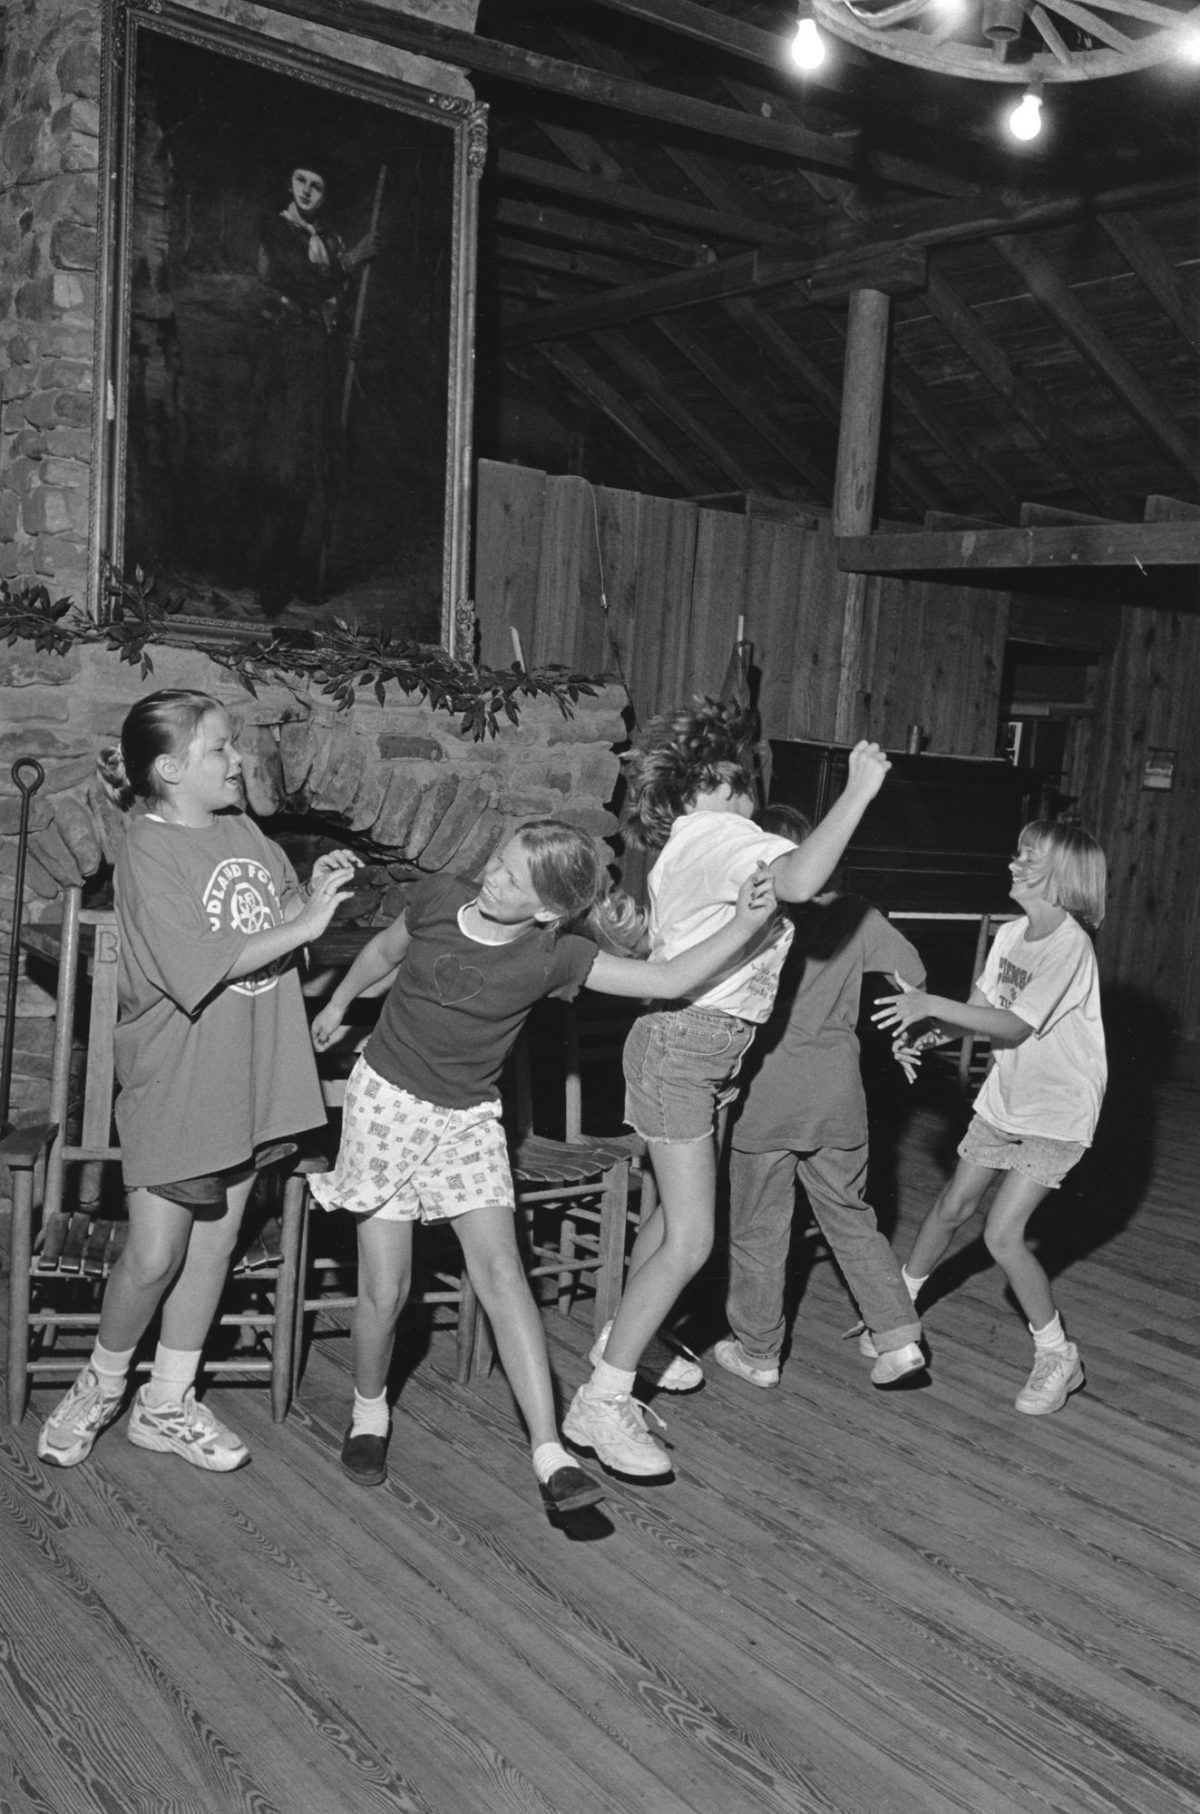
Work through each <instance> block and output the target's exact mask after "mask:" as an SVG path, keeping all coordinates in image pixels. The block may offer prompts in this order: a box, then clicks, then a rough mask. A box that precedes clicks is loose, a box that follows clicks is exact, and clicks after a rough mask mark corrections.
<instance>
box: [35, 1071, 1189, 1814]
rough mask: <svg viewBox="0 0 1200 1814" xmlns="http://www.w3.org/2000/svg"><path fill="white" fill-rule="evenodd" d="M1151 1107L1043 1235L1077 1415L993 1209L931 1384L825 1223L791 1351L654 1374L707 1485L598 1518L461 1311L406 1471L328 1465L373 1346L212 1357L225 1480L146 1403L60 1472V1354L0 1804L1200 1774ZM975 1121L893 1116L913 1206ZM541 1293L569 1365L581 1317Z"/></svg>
mask: <svg viewBox="0 0 1200 1814" xmlns="http://www.w3.org/2000/svg"><path fill="white" fill-rule="evenodd" d="M1141 1110H1142V1113H1141V1117H1140V1119H1137V1120H1135V1119H1133V1118H1130V1119H1129V1120H1128V1122H1127V1123H1126V1124H1125V1125H1122V1126H1120V1127H1119V1128H1115V1129H1114V1133H1113V1135H1112V1136H1110V1141H1109V1145H1108V1148H1107V1150H1106V1151H1105V1152H1101V1153H1100V1154H1098V1155H1097V1161H1096V1164H1095V1165H1094V1166H1093V1168H1092V1170H1091V1171H1090V1173H1089V1174H1088V1175H1087V1176H1086V1177H1085V1179H1084V1180H1083V1181H1082V1182H1081V1183H1080V1184H1079V1186H1078V1187H1077V1188H1076V1189H1075V1190H1074V1192H1069V1193H1066V1194H1065V1195H1064V1198H1063V1200H1062V1201H1061V1202H1060V1204H1059V1206H1058V1209H1057V1211H1056V1221H1057V1224H1058V1225H1059V1227H1060V1228H1066V1229H1067V1231H1068V1232H1067V1235H1066V1237H1065V1238H1064V1237H1063V1236H1062V1235H1061V1234H1059V1235H1056V1236H1055V1237H1054V1239H1053V1242H1052V1244H1051V1237H1050V1235H1049V1234H1048V1236H1047V1240H1048V1251H1052V1252H1053V1255H1054V1263H1055V1265H1056V1266H1059V1265H1061V1268H1062V1270H1061V1273H1060V1277H1059V1285H1058V1292H1059V1297H1060V1301H1061V1304H1062V1307H1063V1310H1064V1313H1065V1316H1066V1318H1067V1321H1068V1325H1069V1330H1070V1333H1071V1334H1072V1335H1073V1336H1074V1337H1075V1338H1076V1339H1077V1340H1078V1342H1079V1345H1080V1347H1081V1349H1082V1351H1083V1353H1084V1356H1085V1359H1086V1362H1087V1369H1088V1385H1087V1390H1086V1391H1085V1392H1082V1393H1080V1394H1079V1395H1077V1396H1076V1397H1075V1398H1074V1399H1073V1400H1072V1401H1071V1404H1070V1406H1069V1408H1068V1409H1067V1410H1065V1411H1064V1412H1062V1413H1061V1414H1059V1415H1058V1416H1055V1417H1050V1418H1040V1419H1035V1418H1028V1417H1020V1416H1018V1415H1016V1414H1015V1412H1014V1411H1013V1408H1012V1398H1013V1395H1014V1393H1015V1391H1016V1389H1017V1387H1018V1386H1019V1385H1020V1383H1021V1381H1022V1379H1023V1377H1024V1374H1025V1372H1026V1370H1027V1367H1028V1364H1029V1342H1028V1337H1027V1335H1025V1334H1024V1333H1023V1330H1022V1327H1021V1323H1020V1320H1019V1318H1018V1316H1017V1315H1016V1313H1015V1312H1014V1310H1013V1309H1012V1308H1011V1307H1010V1305H1008V1304H1007V1303H1006V1302H1005V1300H1004V1296H1003V1291H1002V1286H1001V1281H1000V1278H999V1275H998V1274H997V1273H996V1272H995V1270H994V1269H990V1268H987V1267H985V1266H984V1265H983V1264H982V1260H981V1250H980V1249H979V1248H978V1247H975V1248H973V1249H971V1250H969V1252H968V1253H967V1254H966V1256H965V1259H964V1261H963V1262H962V1263H959V1264H955V1263H953V1262H952V1263H950V1265H949V1267H948V1276H949V1281H950V1284H951V1286H952V1289H950V1290H949V1291H948V1292H947V1293H946V1294H945V1295H942V1296H941V1297H940V1299H939V1301H937V1302H936V1303H935V1304H934V1305H933V1307H932V1308H931V1310H930V1312H929V1315H928V1317H927V1330H928V1335H929V1341H930V1346H931V1350H932V1354H933V1383H932V1385H931V1386H930V1387H929V1388H928V1389H927V1390H924V1391H920V1392H913V1393H906V1394H898V1395H890V1396H889V1395H883V1394H880V1393H878V1392H875V1391H874V1390H873V1389H872V1388H871V1387H870V1385H869V1384H868V1383H867V1379H866V1372H865V1367H864V1363H863V1362H862V1361H861V1360H860V1359H859V1358H858V1356H857V1354H856V1352H855V1346H854V1344H853V1343H852V1342H843V1341H842V1340H841V1339H840V1335H841V1332H842V1331H843V1329H844V1328H845V1327H846V1325H847V1324H848V1322H849V1321H850V1320H851V1319H850V1315H849V1311H848V1306H847V1301H846V1298H845V1295H844V1293H843V1290H842V1288H841V1286H840V1284H839V1282H838V1280H837V1277H836V1274H835V1273H834V1272H833V1269H832V1267H831V1266H829V1265H828V1264H825V1263H817V1264H816V1265H815V1266H814V1267H813V1268H812V1271H811V1275H810V1277H809V1279H808V1283H807V1289H806V1291H805V1294H804V1298H803V1304H802V1309H801V1314H800V1321H799V1323H798V1326H797V1330H796V1335H795V1341H794V1347H793V1350H792V1353H791V1357H790V1364H789V1365H788V1367H787V1369H786V1371H785V1374H784V1379H783V1384H782V1387H781V1389H780V1390H779V1391H777V1392H762V1391H756V1390H754V1389H752V1388H751V1387H749V1386H745V1385H743V1384H741V1383H740V1382H738V1381H736V1380H734V1379H731V1378H729V1377H728V1376H726V1375H724V1374H722V1373H721V1372H720V1371H719V1370H718V1369H716V1368H712V1369H711V1370H710V1379H709V1382H708V1384H707V1385H706V1386H705V1388H704V1389H703V1391H701V1392H699V1393H697V1394H695V1395H693V1396H691V1397H690V1398H687V1399H682V1400H673V1401H670V1402H666V1403H664V1401H663V1400H662V1399H661V1398H660V1400H659V1401H658V1409H659V1410H661V1411H662V1412H663V1413H664V1415H665V1416H666V1418H667V1421H668V1430H667V1437H668V1439H669V1441H670V1442H671V1444H672V1445H673V1449H674V1453H675V1456H676V1458H677V1467H678V1473H677V1477H676V1479H675V1480H674V1482H673V1483H671V1484H669V1485H665V1486H643V1487H635V1486H625V1485H618V1484H616V1483H614V1484H613V1487H612V1494H611V1498H610V1499H609V1500H608V1501H607V1504H606V1508H605V1513H604V1515H603V1516H601V1515H598V1514H591V1515H589V1516H588V1517H586V1518H582V1519H580V1520H577V1521H576V1523H575V1525H574V1527H573V1528H572V1529H570V1530H568V1529H556V1528H553V1527H552V1526H551V1525H550V1524H549V1523H548V1521H547V1519H546V1517H545V1515H544V1514H543V1512H542V1511H541V1509H540V1507H539V1504H538V1501H537V1497H536V1493H535V1491H534V1488H533V1485H532V1476H531V1474H530V1472H529V1468H528V1461H527V1454H526V1450H525V1447H524V1444H523V1442H522V1440H521V1437H520V1435H519V1431H518V1426H517V1423H516V1420H515V1417H514V1414H513V1411H512V1408H511V1401H510V1398H509V1395H508V1391H507V1388H506V1386H505V1384H504V1381H503V1379H502V1378H501V1377H500V1376H499V1375H493V1376H492V1377H491V1378H489V1379H487V1380H485V1381H483V1382H481V1383H476V1384H472V1385H471V1386H469V1387H459V1386H457V1385H455V1384H454V1382H453V1354H452V1339H451V1338H450V1337H448V1336H445V1335H438V1336H435V1337H434V1338H433V1342H432V1346H431V1347H430V1349H429V1351H428V1352H427V1353H425V1354H424V1355H423V1356H422V1357H421V1358H420V1361H419V1365H418V1366H417V1367H416V1370H415V1372H414V1373H413V1374H412V1376H411V1377H409V1378H408V1379H407V1380H406V1382H405V1384H404V1388H403V1392H402V1396H401V1409H400V1411H399V1413H398V1415H397V1419H396V1427H395V1436H394V1440H393V1445H392V1452H391V1478H390V1481H389V1483H388V1484H387V1486H386V1487H384V1488H382V1489H379V1490H364V1489H362V1488H356V1487H355V1486H353V1485H352V1484H351V1483H350V1482H349V1481H347V1480H346V1479H345V1478H344V1477H343V1476H342V1474H341V1473H340V1472H339V1469H338V1447H339V1443H340V1439H341V1434H342V1429H343V1426H344V1422H345V1416H346V1404H347V1395H348V1389H349V1381H348V1374H347V1370H346V1369H347V1361H348V1355H347V1352H346V1344H345V1343H343V1342H336V1341H335V1342H328V1343H325V1344H323V1345H322V1348H321V1351H320V1352H319V1353H317V1354H316V1355H315V1356H314V1357H313V1359H312V1362H311V1364H310V1367H309V1371H308V1374H307V1377H306V1380H305V1382H304V1386H303V1389H302V1394H301V1398H300V1402H299V1403H298V1405H297V1406H296V1407H295V1408H294V1410H293V1412H292V1414H291V1416H290V1417H289V1418H288V1420H287V1422H286V1423H285V1424H283V1425H282V1426H273V1425H272V1424H271V1422H270V1419H269V1415H268V1412H267V1408H266V1398H265V1394H264V1393H263V1392H262V1391H261V1390H257V1389H239V1388H237V1387H234V1386H226V1387H224V1388H223V1389H221V1390H214V1391H213V1392H212V1394H211V1402H212V1403H213V1404H214V1406H215V1407H216V1408H217V1409H218V1410H219V1411H220V1413H221V1414H223V1415H225V1416H226V1417H228V1419H229V1420H230V1421H231V1422H235V1423H236V1424H237V1426H238V1427H239V1428H240V1430H241V1431H242V1432H243V1433H244V1434H245V1435H246V1437H247V1439H248V1440H249V1441H250V1443H251V1445H252V1447H253V1451H254V1461H253V1464H252V1465H251V1466H250V1467H248V1468H246V1469H244V1470H242V1471H241V1472H240V1473H238V1474H236V1475H233V1476H229V1477H219V1476H211V1475H205V1474H200V1473H197V1472H194V1471H193V1470H190V1469H188V1468H187V1467H186V1466H185V1465H184V1464H183V1463H181V1462H179V1461H177V1460H175V1459H174V1458H171V1457H166V1456H155V1455H149V1454H146V1453H144V1452H143V1451H140V1450H137V1449H134V1448H132V1447H131V1446H130V1445H129V1443H128V1442H126V1441H125V1439H124V1433H123V1425H118V1426H117V1427H116V1428H115V1429H114V1430H112V1431H110V1432H109V1433H108V1434H107V1435H106V1436H105V1437H104V1438H102V1440H101V1442H100V1444H99V1446H98V1447H97V1449H96V1452H95V1454H94V1455H93V1457H92V1458H91V1460H90V1461H89V1462H88V1463H87V1464H86V1465H85V1466H82V1467H80V1468H78V1469H75V1470H73V1471H71V1472H52V1471H49V1470H47V1469H46V1468H44V1467H43V1466H42V1465H40V1464H39V1462H38V1461H37V1459H36V1456H35V1453H34V1443H35V1438H36V1433H37V1426H38V1421H39V1419H40V1417H41V1416H42V1415H43V1414H44V1412H45V1410H46V1408H47V1405H48V1404H49V1403H50V1402H52V1398H53V1396H54V1394H53V1393H52V1392H51V1391H49V1390H48V1389H42V1390H39V1391H38V1392H37V1393H35V1395H34V1404H33V1407H32V1409H31V1411H30V1413H29V1415H28V1416H27V1417H26V1420H25V1422H24V1424H23V1425H22V1427H21V1428H20V1429H19V1430H17V1431H13V1430H11V1429H7V1428H2V1427H0V1544H2V1549H0V1716H2V1717H0V1810H3V1811H4V1814H33V1811H35V1810H36V1814H90V1811H92V1810H96V1811H97V1814H100V1811H103V1814H193V1811H199V1810H206V1811H209V1810H220V1811H225V1810H230V1811H233V1810H236V1811H237V1814H242V1811H243V1810H245V1811H246V1814H251V1811H252V1814H272V1811H274V1810H278V1811H279V1814H360V1811H361V1814H366V1811H367V1810H388V1811H399V1810H403V1811H405V1814H407V1811H409V1810H412V1811H418V1810H419V1811H421V1814H549V1811H553V1814H602V1811H606V1814H617V1811H619V1814H809V1811H810V1810H811V1811H814V1814H815V1811H817V1810H821V1811H822V1814H831V1811H836V1814H885V1811H886V1814H952V1811H953V1814H960V1811H966V1810H969V1811H970V1814H1025V1811H1027V1810H1028V1811H1029V1814H1035V1811H1037V1814H1041V1811H1043V1810H1059V1811H1061V1814H1101V1811H1103V1814H1175V1811H1177V1810H1181V1809H1193V1810H1197V1809H1200V1617H1198V1615H1200V1456H1198V1453H1197V1430H1198V1428H1200V1421H1198V1417H1197V1396H1198V1390H1197V1389H1198V1388H1200V1335H1198V1329H1197V1308H1198V1295H1200V1292H1198V1286H1197V1282H1196V1281H1197V1254H1198V1252H1200V1229H1198V1227H1197V1211H1198V1209H1200V1202H1198V1192H1197V1183H1198V1178H1200V1164H1198V1154H1200V1094H1197V1093H1196V1092H1195V1091H1188V1090H1182V1089H1176V1090H1174V1091H1173V1092H1167V1093H1164V1094H1162V1095H1159V1096H1155V1097H1147V1098H1146V1099H1145V1101H1144V1102H1143V1103H1142V1104H1141ZM946 1131H947V1129H946V1125H945V1123H944V1121H943V1120H942V1118H941V1117H940V1115H939V1114H938V1112H937V1111H936V1110H935V1109H934V1107H933V1106H932V1105H927V1106H926V1107H925V1108H921V1109H918V1110H917V1111H916V1112H915V1113H914V1114H913V1116H912V1118H911V1119H910V1121H909V1123H908V1125H907V1127H906V1129H905V1131H904V1135H903V1139H902V1141H901V1144H900V1146H899V1148H898V1149H897V1157H896V1163H895V1166H894V1168H890V1169H892V1170H893V1177H892V1186H893V1187H894V1190H895V1193H896V1194H895V1197H894V1199H893V1198H891V1197H889V1196H888V1194H887V1191H886V1189H885V1195H884V1197H882V1198H881V1199H880V1201H881V1203H883V1204H884V1205H885V1215H886V1214H889V1213H890V1206H891V1204H892V1202H893V1201H894V1202H897V1203H898V1205H899V1221H900V1232H901V1245H902V1246H903V1241H904V1236H905V1232H906V1231H907V1230H908V1229H910V1228H911V1226H912V1225H913V1223H914V1221H915V1219H916V1218H917V1217H918V1216H919V1214H920V1213H921V1211H922V1209H923V1207H924V1206H925V1205H926V1203H927V1201H928V1198H929V1194H930V1190H931V1188H933V1187H934V1186H935V1185H936V1182H937V1179H938V1178H939V1177H940V1175H941V1173H940V1166H941V1163H942V1161H943V1156H944V1153H945V1151H946V1150H947V1149H946V1140H945V1134H946ZM940 1282H941V1281H940V1279H939V1283H940ZM707 1295H708V1296H709V1297H710V1298H712V1297H715V1296H716V1295H717V1294H716V1293H715V1292H714V1291H710V1292H709V1293H708V1294H707ZM700 1308H701V1311H702V1312H703V1310H704V1308H705V1306H704V1304H703V1303H702V1304H701V1306H700ZM708 1308H709V1309H711V1310H713V1312H714V1313H716V1305H715V1304H714V1305H709V1306H708ZM547 1328H548V1330H549V1334H550V1340H551V1355H552V1360H553V1363H554V1365H555V1367H556V1369H557V1373H558V1377H559V1379H560V1381H561V1383H562V1386H563V1388H564V1391H568V1392H569V1391H570V1390H571V1389H573V1388H574V1386H575V1385H576V1384H577V1383H578V1382H579V1380H580V1379H581V1378H582V1377H583V1375H584V1372H585V1363H584V1355H585V1352H586V1348H587V1346H588V1343H589V1339H590V1331H589V1327H588V1317H587V1313H586V1311H585V1309H584V1307H583V1306H580V1307H579V1308H578V1309H577V1310H576V1312H575V1313H574V1314H573V1316H572V1317H571V1318H569V1319H560V1318H559V1317H558V1316H557V1314H556V1313H553V1312H548V1313H547ZM710 1333H711V1330H710Z"/></svg>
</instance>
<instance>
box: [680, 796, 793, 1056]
mask: <svg viewBox="0 0 1200 1814" xmlns="http://www.w3.org/2000/svg"><path fill="white" fill-rule="evenodd" d="M795 848H796V846H795V845H794V844H793V843H792V842H791V841H790V839H788V838H781V837H779V836H778V835H777V834H776V833H775V832H770V831H762V830H760V828H759V827H758V826H757V825H755V824H754V823H753V822H752V821H751V820H749V819H743V818H742V817H741V816H740V815H739V814H738V813H720V812H715V813H713V812H699V813H687V814H685V815H684V816H683V817H682V818H679V819H676V821H675V823H674V825H672V827H671V832H670V836H669V837H668V839H667V842H666V844H665V845H664V847H663V849H662V852H661V853H660V855H659V858H658V861H657V862H656V863H655V865H654V867H653V869H652V870H651V871H650V875H649V880H648V888H649V894H650V956H651V962H655V961H658V962H664V961H665V960H666V959H668V958H672V957H677V956H678V955H679V953H680V952H681V951H690V950H691V948H692V946H693V945H698V944H699V943H700V942H701V940H702V939H706V938H708V937H709V936H710V935H711V934H712V933H714V932H719V931H720V929H721V928H722V926H726V925H728V923H729V921H730V920H731V919H732V918H733V914H734V909H735V907H736V904H737V895H738V889H739V888H740V887H741V885H742V883H743V882H744V881H745V880H746V877H747V876H748V875H751V874H752V873H753V871H754V869H755V867H756V865H757V864H758V863H760V862H762V863H774V862H775V861H776V860H777V859H778V858H779V857H782V856H787V855H789V854H790V853H791V852H792V851H794V850H795ZM792 933H793V928H792V924H791V921H790V920H788V919H786V918H784V917H782V916H781V917H780V918H778V919H773V920H771V921H769V922H768V924H767V925H766V926H765V927H764V928H763V931H762V932H761V933H760V935H759V937H758V939H757V940H756V941H755V943H754V945H753V946H752V947H751V949H750V952H749V955H748V956H745V957H741V956H739V958H738V959H737V961H736V963H735V964H734V965H733V966H731V967H730V968H729V969H727V970H725V971H723V972H722V973H721V974H720V975H718V976H717V977H716V979H715V980H714V981H712V982H710V983H709V984H708V985H707V986H706V987H705V988H704V989H703V990H702V991H701V992H700V993H699V994H697V995H694V996H693V997H692V998H691V1005H692V1006H693V1007H697V1008H717V1009H720V1011H721V1012H722V1013H724V1014H733V1015H736V1016H737V1018H738V1019H739V1020H749V1021H754V1022H756V1023H757V1022H760V1021H764V1020H765V1019H766V1018H767V1016H768V1014H769V1013H770V1012H771V1006H772V1004H773V1002H774V1000H775V991H776V989H777V988H778V986H779V973H780V971H781V970H782V968H783V960H784V958H785V957H786V955H787V949H788V946H789V945H790V944H791V942H792ZM680 1005H682V1004H680Z"/></svg>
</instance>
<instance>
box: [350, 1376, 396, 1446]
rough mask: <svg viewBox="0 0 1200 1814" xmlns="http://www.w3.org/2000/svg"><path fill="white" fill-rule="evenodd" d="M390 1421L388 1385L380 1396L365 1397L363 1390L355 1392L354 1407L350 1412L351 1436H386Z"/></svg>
mask: <svg viewBox="0 0 1200 1814" xmlns="http://www.w3.org/2000/svg"><path fill="white" fill-rule="evenodd" d="M390 1422H391V1413H390V1412H389V1411H388V1401H387V1388H386V1387H385V1388H384V1390H383V1391H382V1392H381V1393H380V1394H379V1396H378V1398H364V1397H363V1395H362V1393H361V1392H358V1391H356V1392H355V1394H354V1409H353V1411H352V1412H351V1413H350V1434H351V1436H386V1435H387V1433H388V1425H389V1424H390Z"/></svg>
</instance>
